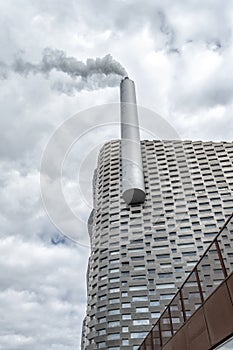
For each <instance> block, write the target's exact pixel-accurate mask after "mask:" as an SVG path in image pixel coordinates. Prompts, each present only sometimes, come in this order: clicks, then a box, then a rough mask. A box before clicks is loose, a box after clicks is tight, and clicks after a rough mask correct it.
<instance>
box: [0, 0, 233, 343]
mask: <svg viewBox="0 0 233 350" xmlns="http://www.w3.org/2000/svg"><path fill="white" fill-rule="evenodd" d="M0 13H1V18H0V45H1V50H0V100H1V101H0V106H1V127H0V157H1V160H0V181H1V187H0V203H1V213H0V234H1V236H0V237H1V242H0V312H1V320H0V349H4V350H14V349H17V350H20V349H23V350H27V349H34V350H48V349H56V350H66V349H69V350H73V349H75V350H77V349H79V348H80V345H79V344H80V333H81V323H82V318H83V317H84V312H85V298H86V291H85V290H86V284H85V283H86V282H85V275H86V266H87V259H88V254H89V248H88V244H87V242H88V239H87V237H88V236H87V235H88V234H87V231H86V229H85V222H86V219H87V217H88V214H89V212H90V209H91V199H90V198H91V177H92V172H93V169H94V166H95V161H96V160H95V159H96V149H97V148H98V147H99V144H100V143H101V142H100V140H103V134H104V138H105V139H111V138H112V137H117V135H118V134H117V131H116V130H115V129H114V130H113V129H112V128H111V127H108V128H103V129H101V126H100V125H99V126H98V121H97V123H96V119H95V118H96V115H95V117H93V119H92V118H91V115H92V112H90V113H86V114H85V113H84V114H82V113H81V116H80V114H79V113H80V112H81V111H85V110H86V109H88V108H90V107H95V106H97V105H98V106H99V105H103V104H109V103H114V102H118V100H119V88H118V83H119V79H120V78H119V75H116V73H117V74H118V73H119V72H122V70H123V68H122V67H124V68H125V69H126V70H127V72H128V74H129V76H130V77H131V78H132V79H134V80H135V82H136V87H137V96H138V103H139V104H140V105H142V106H144V107H146V108H148V109H150V110H153V111H155V112H156V113H157V114H158V115H159V116H161V118H162V119H163V120H164V121H165V122H167V123H168V125H170V126H171V127H172V128H173V129H174V130H175V131H176V133H177V135H179V138H181V139H192V140H197V139H199V140H200V139H201V140H216V141H218V140H228V141H230V140H232V132H233V122H232V112H233V74H232V72H233V45H232V29H233V3H232V1H230V0H229V1H228V0H223V1H218V0H206V1H195V0H186V1H179V0H177V1H173V0H163V1H157V0H153V1H152V0H147V1H139V0H128V1H126V0H111V1H109V0H108V1H107V0H95V1H91V0H86V1H81V0H80V1H79V0H69V1H67V0H59V1H58V0H48V1H39V0H30V1H27V0H11V1H10V2H7V1H3V0H0ZM46 50H47V51H46ZM48 50H50V51H49V52H50V53H51V52H52V53H54V52H55V53H57V54H58V56H59V57H60V58H59V59H60V60H61V57H63V61H64V57H65V58H67V57H68V58H69V57H73V59H72V60H69V63H72V64H74V66H75V67H76V68H75V69H77V65H78V67H81V68H80V69H81V71H82V74H81V73H79V75H76V73H75V72H74V71H72V74H71V73H70V74H67V66H65V68H64V64H59V65H56V64H55V63H53V64H54V66H56V67H55V69H54V68H53V67H54V66H53V67H51V66H50V68H49V69H48V67H47V66H46V67H47V68H45V65H42V63H41V62H42V61H43V55H44V54H45V52H48ZM57 50H58V51H57ZM108 54H110V55H111V56H112V60H113V64H110V66H111V70H110V71H109V70H108V67H109V66H108V65H109V60H110V61H111V58H110V57H109V56H107V58H106V55H108ZM97 57H99V58H100V60H97V61H95V60H96V58H97ZM89 58H90V59H93V60H94V61H88V62H89V63H88V62H87V61H86V60H87V59H89ZM103 58H105V59H103ZM53 59H55V58H54V57H53ZM76 60H77V62H78V64H77V62H76ZM80 61H81V62H83V63H84V65H82V64H81V63H80ZM106 62H107V63H106ZM111 62H112V61H111ZM111 62H110V63H111ZM117 62H119V65H118V64H117ZM16 63H17V64H16ZM50 63H51V62H50ZM86 64H87V65H86ZM95 64H98V65H100V66H101V67H100V68H98V69H100V71H99V70H98V71H95V67H94V68H93V65H94V66H95ZM106 65H107V66H106ZM120 65H121V66H120ZM87 66H88V67H89V68H90V67H92V74H91V75H90V76H88V73H87V72H86V69H87ZM22 67H24V68H22ZM98 67H99V66H98ZM90 69H91V68H90ZM40 70H41V71H40ZM101 72H104V74H102V73H101ZM119 74H120V73H119ZM122 74H123V73H122ZM97 109H98V108H97ZM97 114H98V113H97ZM73 115H78V116H79V119H78V120H79V123H78V124H77V128H76V129H75V132H76V131H77V135H78V134H79V130H82V132H84V131H85V130H87V129H88V130H90V129H91V126H92V123H93V125H94V131H93V130H92V132H91V134H90V135H89V138H91V139H95V140H96V142H95V144H93V147H92V149H91V148H90V149H88V152H87V153H86V154H85V156H84V149H86V146H87V145H88V144H89V142H88V140H89V139H88V136H87V137H86V138H85V133H84V137H83V138H82V140H81V143H79V144H78V147H76V149H75V152H73V154H72V152H71V153H70V154H71V156H70V158H69V157H68V158H67V159H68V160H69V159H70V164H69V162H68V161H67V162H66V163H67V165H66V170H65V171H64V179H63V180H64V181H63V187H64V192H66V198H67V203H68V204H69V205H70V206H73V208H72V210H73V209H74V211H75V213H76V215H77V216H78V223H77V237H80V236H82V237H85V239H84V240H83V241H85V242H84V243H85V244H84V245H81V244H79V243H77V242H73V241H71V240H70V239H68V238H67V237H65V236H63V235H62V234H61V233H59V230H58V228H57V227H56V226H55V225H53V224H52V223H51V221H50V219H49V216H48V215H47V212H46V210H45V209H44V207H43V205H42V200H41V194H40V164H41V159H42V155H43V152H44V150H45V147H46V145H47V144H48V142H49V139H50V137H51V135H52V134H53V133H54V132H55V130H56V129H57V128H58V127H61V126H62V125H63V123H64V122H66V121H67V120H69V118H70V117H71V116H73ZM86 116H89V117H88V118H86ZM101 118H102V117H100V119H99V120H100V122H99V124H101V123H102V121H103V120H102V119H101ZM108 118H109V119H110V120H111V113H110V115H108ZM76 121H77V118H76ZM104 123H106V120H104ZM79 128H80V129H79ZM78 129H79V130H78ZM77 135H76V136H77ZM54 159H56V152H55V154H54ZM75 161H77V164H76V163H75ZM78 164H79V165H78ZM80 164H82V167H81V165H80ZM51 166H52V167H53V160H52V159H51ZM78 167H79V170H80V167H81V168H82V169H81V173H82V174H83V175H82V176H83V177H82V179H86V181H81V180H80V183H81V185H80V184H79V183H78V185H80V186H77V181H79V180H78V179H77V177H74V176H73V174H74V173H75V174H77V168H78ZM77 187H81V192H80V191H75V189H76V188H77ZM80 193H81V194H83V193H84V194H85V195H80ZM55 198H56V195H55V194H54V197H53V198H52V200H53V201H52V203H54V206H55V205H56V201H55ZM58 226H59V225H58ZM78 241H79V242H80V240H78ZM83 241H82V243H83Z"/></svg>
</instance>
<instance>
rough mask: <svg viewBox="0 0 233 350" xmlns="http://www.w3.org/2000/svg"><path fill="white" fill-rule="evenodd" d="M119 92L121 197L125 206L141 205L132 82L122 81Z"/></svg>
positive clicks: (142, 194)
mask: <svg viewBox="0 0 233 350" xmlns="http://www.w3.org/2000/svg"><path fill="white" fill-rule="evenodd" d="M120 92H121V160H122V196H123V198H124V200H125V202H126V203H127V204H134V203H135V204H136V203H143V202H144V200H145V197H146V193H145V184H144V175H143V166H142V155H141V144H140V134H139V125H138V111H137V102H136V94H135V86H134V82H133V80H131V79H129V78H128V77H126V78H124V79H122V81H121V85H120Z"/></svg>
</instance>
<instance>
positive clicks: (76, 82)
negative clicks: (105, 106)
mask: <svg viewBox="0 0 233 350" xmlns="http://www.w3.org/2000/svg"><path fill="white" fill-rule="evenodd" d="M52 71H57V72H62V73H65V74H66V75H67V77H70V78H71V79H68V80H67V79H65V78H64V76H63V79H62V78H59V79H58V80H57V81H56V82H55V83H53V86H52V87H53V88H54V89H56V90H58V91H60V92H63V93H65V94H68V95H73V94H74V93H75V91H81V90H97V89H101V88H105V87H107V86H110V87H114V86H118V85H119V82H120V80H121V78H122V77H124V76H126V75H127V72H126V70H125V69H124V68H123V67H122V65H121V64H120V63H119V62H117V61H116V60H114V59H113V57H112V56H111V55H110V54H108V55H106V56H104V57H102V58H96V59H92V58H88V59H87V60H86V63H84V62H82V61H78V60H77V59H76V58H75V57H67V56H66V53H65V52H64V51H62V50H57V49H51V48H46V49H44V50H43V54H42V59H41V61H40V62H39V63H31V62H27V61H25V60H24V59H23V58H22V57H17V58H16V59H15V60H14V62H13V63H12V64H6V63H4V62H2V61H0V78H1V79H7V78H8V76H9V74H10V73H12V72H13V73H17V74H20V75H22V76H25V77H27V76H28V75H29V74H44V75H45V76H46V77H48V76H49V75H50V73H51V72H52Z"/></svg>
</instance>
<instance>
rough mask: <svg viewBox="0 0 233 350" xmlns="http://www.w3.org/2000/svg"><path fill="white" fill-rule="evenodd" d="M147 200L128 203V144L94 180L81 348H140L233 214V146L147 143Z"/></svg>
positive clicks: (101, 163) (108, 151)
mask: <svg viewBox="0 0 233 350" xmlns="http://www.w3.org/2000/svg"><path fill="white" fill-rule="evenodd" d="M141 153H142V163H143V172H144V179H145V191H146V198H145V201H144V203H141V204H131V205H128V204H127V203H126V202H125V201H124V200H123V198H122V188H121V186H122V185H121V183H122V169H121V141H119V140H116V141H111V142H108V143H107V144H105V145H104V146H103V148H102V149H101V151H100V154H99V158H98V165H97V169H96V172H95V176H94V181H93V191H94V193H93V199H94V208H93V211H92V213H91V216H90V219H89V234H90V239H91V255H90V259H89V266H88V272H87V295H88V303H87V313H86V318H85V320H84V326H83V336H82V348H83V349H87V350H91V349H108V350H119V349H131V350H136V349H138V347H139V345H140V343H141V342H142V340H143V339H144V337H145V335H146V334H147V332H148V331H149V330H150V329H151V325H152V324H153V323H155V321H156V320H157V319H158V317H159V316H160V313H161V311H163V309H164V307H165V306H166V305H167V304H168V303H169V301H170V299H171V298H172V296H173V295H174V294H175V292H176V291H177V288H178V287H179V286H180V285H181V283H182V282H183V281H184V279H185V277H186V276H187V274H188V273H189V272H190V270H191V269H192V268H193V266H194V265H195V263H196V262H197V261H198V259H199V257H200V256H201V255H202V254H203V252H204V249H205V248H206V246H207V245H208V244H209V243H210V242H211V241H212V239H213V237H214V236H215V235H216V233H217V232H218V230H219V228H220V227H221V225H222V224H223V223H224V222H225V220H226V218H227V217H228V215H230V214H231V213H232V211H233V143H227V142H218V143H217V142H216V143H214V142H201V141H195V142H191V141H141Z"/></svg>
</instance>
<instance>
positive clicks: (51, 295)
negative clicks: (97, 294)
mask: <svg viewBox="0 0 233 350" xmlns="http://www.w3.org/2000/svg"><path fill="white" fill-rule="evenodd" d="M0 252H1V258H0V267H1V268H0V277H1V281H2V283H1V291H0V309H1V314H2V317H1V320H0V326H1V335H0V347H3V348H4V349H11V350H13V349H15V350H16V349H17V350H19V349H23V350H26V349H32V348H33V349H35V350H47V349H48V348H49V349H59V350H68V349H69V350H72V349H77V346H76V344H78V343H80V334H79V333H78V332H77V327H80V328H81V322H82V317H83V313H84V309H85V297H84V295H85V285H83V286H82V287H80V281H82V280H83V279H84V278H85V270H84V269H82V268H81V266H85V265H86V263H87V253H88V252H87V250H85V249H83V248H80V247H77V246H76V247H66V246H57V245H56V246H52V247H51V246H50V247H46V246H45V245H43V244H42V243H40V244H39V243H38V242H34V243H33V242H30V243H29V242H25V241H23V240H22V239H16V238H13V237H11V238H9V237H8V238H5V239H2V241H1V246H0ZM77 266H79V267H80V268H77ZM5 271H7V273H5ZM65 280H66V281H69V283H65ZM12 315H13V317H12ZM22 315H23V316H22ZM61 334H62V336H61Z"/></svg>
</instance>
